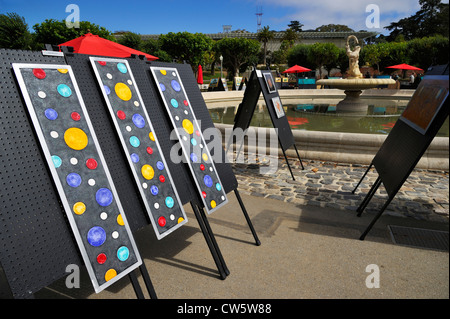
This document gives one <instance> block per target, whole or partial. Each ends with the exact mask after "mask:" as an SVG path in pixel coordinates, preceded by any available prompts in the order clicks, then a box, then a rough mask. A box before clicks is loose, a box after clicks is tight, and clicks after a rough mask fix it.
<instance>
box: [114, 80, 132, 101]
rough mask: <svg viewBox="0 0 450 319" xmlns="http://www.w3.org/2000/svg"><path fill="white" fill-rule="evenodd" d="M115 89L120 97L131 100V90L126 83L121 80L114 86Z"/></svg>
mask: <svg viewBox="0 0 450 319" xmlns="http://www.w3.org/2000/svg"><path fill="white" fill-rule="evenodd" d="M114 90H115V91H116V94H117V96H118V97H119V99H121V100H123V101H129V100H130V99H131V90H130V88H129V87H128V86H127V85H126V84H124V83H121V82H119V83H117V84H116V86H115V87H114Z"/></svg>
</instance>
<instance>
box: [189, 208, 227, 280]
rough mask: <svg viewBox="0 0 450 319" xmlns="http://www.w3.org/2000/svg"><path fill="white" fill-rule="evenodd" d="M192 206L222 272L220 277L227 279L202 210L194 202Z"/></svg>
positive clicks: (218, 268)
mask: <svg viewBox="0 0 450 319" xmlns="http://www.w3.org/2000/svg"><path fill="white" fill-rule="evenodd" d="M191 207H192V210H193V211H194V214H195V217H196V218H197V221H198V224H199V226H200V229H201V231H202V233H203V236H204V237H205V241H206V244H207V245H208V248H209V250H210V252H211V255H212V256H213V259H214V262H215V263H216V266H217V270H218V271H219V274H220V278H221V279H225V278H227V275H226V273H225V270H224V269H223V266H222V264H221V262H220V260H219V257H218V255H217V252H216V250H215V248H214V245H213V243H212V241H211V238H210V236H209V234H208V231H207V230H206V226H205V224H204V221H203V218H202V216H201V215H200V212H199V211H198V209H197V207H196V206H195V205H194V204H192V203H191Z"/></svg>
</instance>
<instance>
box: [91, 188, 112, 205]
mask: <svg viewBox="0 0 450 319" xmlns="http://www.w3.org/2000/svg"><path fill="white" fill-rule="evenodd" d="M95 200H96V201H97V203H98V204H99V205H100V206H103V207H106V206H109V205H111V203H112V201H113V194H112V192H111V191H110V190H109V189H107V188H100V189H99V190H98V191H97V193H96V194H95Z"/></svg>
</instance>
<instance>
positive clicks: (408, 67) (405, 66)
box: [386, 63, 423, 71]
mask: <svg viewBox="0 0 450 319" xmlns="http://www.w3.org/2000/svg"><path fill="white" fill-rule="evenodd" d="M386 69H400V70H414V71H423V69H421V68H417V67H415V66H412V65H409V64H405V63H402V64H397V65H392V66H387V67H386Z"/></svg>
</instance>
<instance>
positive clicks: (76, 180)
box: [66, 173, 81, 187]
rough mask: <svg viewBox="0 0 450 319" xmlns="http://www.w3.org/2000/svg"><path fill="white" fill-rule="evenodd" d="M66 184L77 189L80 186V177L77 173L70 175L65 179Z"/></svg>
mask: <svg viewBox="0 0 450 319" xmlns="http://www.w3.org/2000/svg"><path fill="white" fill-rule="evenodd" d="M66 181H67V184H69V186H71V187H78V186H80V184H81V176H80V175H78V174H77V173H70V174H69V175H67V177H66Z"/></svg>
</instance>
